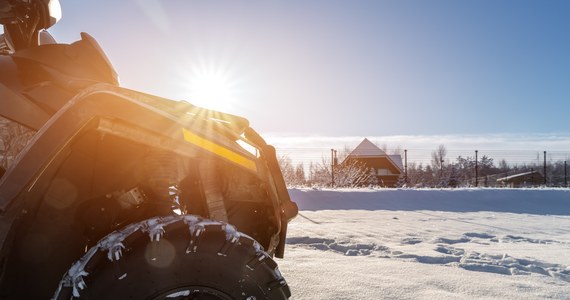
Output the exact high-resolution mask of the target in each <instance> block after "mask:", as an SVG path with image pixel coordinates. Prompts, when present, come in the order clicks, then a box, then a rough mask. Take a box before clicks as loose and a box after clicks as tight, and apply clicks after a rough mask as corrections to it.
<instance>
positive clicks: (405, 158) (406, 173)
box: [404, 149, 408, 185]
mask: <svg viewBox="0 0 570 300" xmlns="http://www.w3.org/2000/svg"><path fill="white" fill-rule="evenodd" d="M404 183H405V184H406V185H408V149H404Z"/></svg>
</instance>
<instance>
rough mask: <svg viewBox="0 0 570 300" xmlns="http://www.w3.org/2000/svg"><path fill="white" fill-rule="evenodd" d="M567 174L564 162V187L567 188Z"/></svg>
mask: <svg viewBox="0 0 570 300" xmlns="http://www.w3.org/2000/svg"><path fill="white" fill-rule="evenodd" d="M567 175H568V173H566V161H564V186H565V187H568V176H567Z"/></svg>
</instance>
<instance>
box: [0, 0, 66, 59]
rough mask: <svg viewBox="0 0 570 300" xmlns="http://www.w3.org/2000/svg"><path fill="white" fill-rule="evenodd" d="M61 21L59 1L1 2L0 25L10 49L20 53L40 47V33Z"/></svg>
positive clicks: (12, 0) (18, 0)
mask: <svg viewBox="0 0 570 300" xmlns="http://www.w3.org/2000/svg"><path fill="white" fill-rule="evenodd" d="M59 19H61V5H60V4H59V0H10V1H0V24H2V25H4V38H5V41H6V43H5V44H7V45H8V46H9V47H10V49H11V50H12V51H13V52H14V51H18V50H21V49H25V48H29V47H32V46H37V45H39V36H38V35H39V32H40V31H41V30H43V29H47V28H49V27H51V26H53V25H54V24H55V23H57V22H58V21H59Z"/></svg>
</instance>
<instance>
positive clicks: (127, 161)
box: [0, 0, 297, 299]
mask: <svg viewBox="0 0 570 300" xmlns="http://www.w3.org/2000/svg"><path fill="white" fill-rule="evenodd" d="M59 13H60V8H59V3H58V1H57V0H0V23H1V24H3V26H4V34H3V35H2V36H0V52H1V55H0V138H1V140H0V176H1V177H0V247H1V252H0V272H1V273H0V276H1V277H0V298H1V299H46V298H52V299H75V298H79V299H166V298H168V299H287V298H289V297H290V291H289V287H288V286H287V283H286V281H285V280H284V279H283V276H282V275H281V274H280V272H279V270H278V268H277V265H276V263H275V262H274V260H273V259H272V258H273V257H274V256H275V257H280V258H281V257H283V252H284V246H285V237H286V232H287V223H288V222H289V221H290V220H291V219H292V218H294V217H295V216H296V215H297V206H296V204H295V203H294V202H292V201H291V200H290V198H289V195H288V192H287V189H286V187H285V183H284V181H283V176H282V174H281V171H280V169H279V166H278V163H277V160H276V155H275V149H274V148H273V147H272V146H270V145H267V144H266V143H265V141H264V140H263V139H262V138H261V137H260V136H259V135H258V134H257V133H256V132H255V131H254V130H253V129H251V128H250V127H249V122H248V121H247V120H246V119H244V118H242V117H238V116H234V115H230V114H225V113H221V112H216V111H212V110H207V109H203V108H200V107H196V106H193V105H192V104H190V103H187V102H184V101H181V102H180V101H172V100H168V99H163V98H160V97H156V96H152V95H147V94H143V93H140V92H136V91H132V90H128V89H125V88H121V87H119V85H118V76H117V74H116V72H115V70H114V69H113V67H112V65H111V64H110V62H109V60H108V59H107V57H106V55H105V54H104V53H103V51H102V50H101V48H100V47H99V45H98V44H97V42H96V41H95V40H94V39H93V38H92V37H91V36H89V35H88V34H86V33H82V34H81V40H80V41H77V42H75V43H72V44H57V43H56V42H55V40H54V39H53V38H52V37H51V36H50V35H49V34H48V33H47V31H45V29H47V28H49V27H50V26H52V25H54V24H55V23H56V22H57V19H58V18H59Z"/></svg>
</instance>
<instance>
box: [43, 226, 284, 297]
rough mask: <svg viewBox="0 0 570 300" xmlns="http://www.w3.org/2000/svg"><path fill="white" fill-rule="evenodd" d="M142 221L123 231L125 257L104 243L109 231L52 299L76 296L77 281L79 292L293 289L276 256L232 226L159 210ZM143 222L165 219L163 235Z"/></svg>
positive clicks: (228, 293) (248, 293)
mask: <svg viewBox="0 0 570 300" xmlns="http://www.w3.org/2000/svg"><path fill="white" fill-rule="evenodd" d="M188 220H190V221H191V222H189V221H188ZM145 222H146V223H145ZM192 222H193V223H192ZM138 224H142V225H140V226H138V227H137V226H136V224H135V226H134V227H133V225H130V226H131V228H137V229H135V230H132V232H130V233H128V234H126V235H125V236H122V237H121V238H120V239H121V241H120V242H121V243H120V245H121V246H124V248H122V256H121V257H120V258H119V259H116V258H118V257H115V255H114V254H113V253H110V252H109V247H108V245H107V246H105V240H106V238H107V237H106V238H103V239H102V240H101V241H103V242H100V243H99V244H98V245H97V246H95V247H96V248H97V249H93V251H90V252H88V253H87V254H86V256H85V257H83V258H82V259H81V260H79V261H78V263H81V265H82V266H83V267H82V268H83V269H82V271H84V272H83V274H84V275H82V276H80V277H79V278H77V277H75V278H72V277H70V276H69V275H70V274H72V272H75V273H76V274H77V268H75V270H74V267H75V265H74V267H72V269H70V271H69V272H68V273H67V274H66V276H64V278H63V280H62V282H61V283H60V287H59V289H58V290H57V291H56V294H55V295H54V299H70V298H71V299H75V298H76V297H73V294H74V287H75V296H79V299H250V300H251V299H256V300H259V299H288V298H289V297H290V296H291V293H290V290H289V287H288V286H287V283H286V282H285V280H284V279H283V277H282V276H281V273H280V272H279V271H278V269H277V264H276V263H275V261H273V259H271V257H270V256H269V255H268V254H267V253H266V252H264V251H263V249H262V248H261V246H260V245H259V244H258V243H257V242H256V241H254V240H253V239H252V238H251V237H249V236H247V235H245V234H241V233H239V232H236V231H235V229H234V228H233V227H232V226H229V227H228V225H227V224H224V223H222V222H217V221H212V220H207V219H201V218H199V217H196V216H172V217H166V218H154V219H150V220H146V221H144V222H141V223H138ZM145 224H153V226H156V224H159V225H160V224H162V225H161V226H160V228H161V230H160V231H162V232H163V234H162V236H160V237H159V240H158V241H156V240H155V241H152V240H151V239H156V238H157V237H154V236H152V233H149V232H148V226H145ZM191 225H194V227H192V226H191ZM145 228H146V229H145ZM155 228H158V227H155ZM196 228H201V232H199V233H197V232H196ZM228 228H229V229H228ZM162 229H163V230H162ZM193 230H194V232H192V231H193ZM145 231H147V232H145ZM113 234H115V235H117V233H116V232H115V233H112V234H110V235H109V236H108V237H110V238H116V237H115V236H113ZM149 234H151V236H150V237H149ZM107 240H109V238H107ZM110 258H113V261H111V259H110ZM76 264H77V263H76ZM73 282H75V286H74V283H73ZM78 282H80V284H79V285H78V284H77V283H78ZM173 295H178V296H180V297H178V298H177V297H172V296H173Z"/></svg>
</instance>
